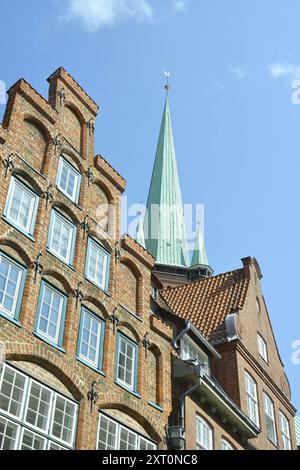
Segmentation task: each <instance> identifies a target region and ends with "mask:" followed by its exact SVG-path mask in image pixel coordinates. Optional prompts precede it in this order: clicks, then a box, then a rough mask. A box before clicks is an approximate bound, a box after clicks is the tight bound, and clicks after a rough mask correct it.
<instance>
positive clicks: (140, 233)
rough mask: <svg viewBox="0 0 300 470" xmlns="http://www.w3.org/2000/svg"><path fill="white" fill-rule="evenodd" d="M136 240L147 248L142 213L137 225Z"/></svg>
mask: <svg viewBox="0 0 300 470" xmlns="http://www.w3.org/2000/svg"><path fill="white" fill-rule="evenodd" d="M135 241H136V242H138V243H139V244H140V245H141V246H142V247H143V248H146V243H145V235H144V228H143V222H142V218H141V215H140V217H139V221H138V224H137V226H136V234H135Z"/></svg>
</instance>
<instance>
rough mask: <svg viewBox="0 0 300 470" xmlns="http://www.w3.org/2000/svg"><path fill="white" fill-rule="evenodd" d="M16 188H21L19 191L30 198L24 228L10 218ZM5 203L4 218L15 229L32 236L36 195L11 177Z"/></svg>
mask: <svg viewBox="0 0 300 470" xmlns="http://www.w3.org/2000/svg"><path fill="white" fill-rule="evenodd" d="M17 186H19V188H21V190H22V191H23V192H25V193H27V195H29V196H30V198H31V202H30V208H29V212H28V219H27V223H26V225H25V226H23V225H22V224H20V223H19V222H18V221H16V220H15V219H13V218H12V217H11V216H10V211H11V207H12V201H13V197H14V193H15V189H16V187H17ZM6 201H7V202H6V207H5V216H6V218H7V220H9V221H10V222H11V223H12V224H13V225H15V226H16V227H18V228H20V229H21V230H24V231H25V232H27V233H28V234H30V235H32V231H33V219H34V211H35V206H36V203H37V195H36V194H35V193H34V192H33V191H31V190H30V189H29V188H27V186H25V185H24V184H23V183H21V181H20V180H18V179H16V178H15V177H13V176H12V178H11V181H10V185H9V190H8V195H7V200H6Z"/></svg>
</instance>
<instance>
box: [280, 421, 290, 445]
mask: <svg viewBox="0 0 300 470" xmlns="http://www.w3.org/2000/svg"><path fill="white" fill-rule="evenodd" d="M280 429H281V438H282V446H283V449H284V450H291V449H292V446H291V433H290V424H289V421H288V419H287V418H286V416H285V415H284V414H283V413H280Z"/></svg>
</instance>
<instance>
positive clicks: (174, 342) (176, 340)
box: [171, 321, 192, 351]
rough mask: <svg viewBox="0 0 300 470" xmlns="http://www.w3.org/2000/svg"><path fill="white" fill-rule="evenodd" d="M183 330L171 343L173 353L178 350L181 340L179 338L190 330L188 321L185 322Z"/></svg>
mask: <svg viewBox="0 0 300 470" xmlns="http://www.w3.org/2000/svg"><path fill="white" fill-rule="evenodd" d="M184 326H185V327H184V329H183V330H181V332H180V333H179V335H177V336H176V338H175V339H173V341H172V343H171V346H172V348H174V349H175V351H177V350H178V349H179V346H178V342H179V341H180V340H181V338H182V337H183V336H184V335H185V334H186V333H187V332H188V331H189V330H190V329H191V326H192V325H191V323H190V322H189V321H185V322H184Z"/></svg>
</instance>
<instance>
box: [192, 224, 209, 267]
mask: <svg viewBox="0 0 300 470" xmlns="http://www.w3.org/2000/svg"><path fill="white" fill-rule="evenodd" d="M196 266H209V264H208V259H207V255H206V249H205V245H204V240H203V237H202V232H201V227H200V225H199V226H198V230H197V236H196V243H195V248H194V253H193V259H192V264H191V267H192V268H193V267H196Z"/></svg>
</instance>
